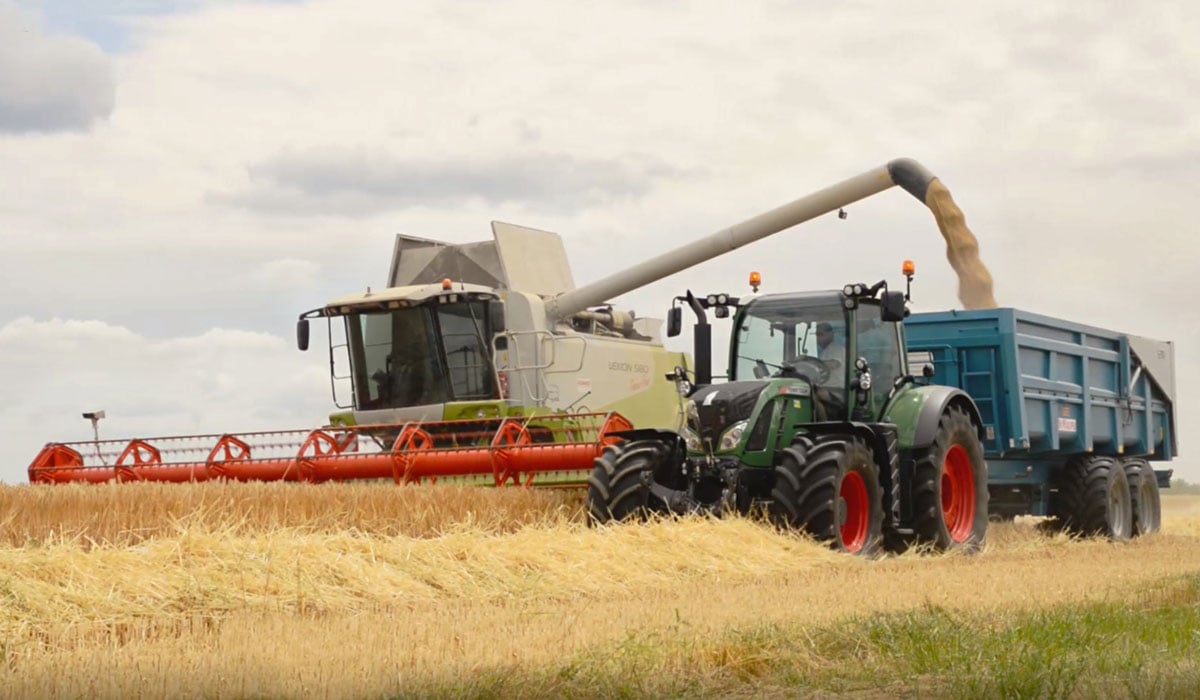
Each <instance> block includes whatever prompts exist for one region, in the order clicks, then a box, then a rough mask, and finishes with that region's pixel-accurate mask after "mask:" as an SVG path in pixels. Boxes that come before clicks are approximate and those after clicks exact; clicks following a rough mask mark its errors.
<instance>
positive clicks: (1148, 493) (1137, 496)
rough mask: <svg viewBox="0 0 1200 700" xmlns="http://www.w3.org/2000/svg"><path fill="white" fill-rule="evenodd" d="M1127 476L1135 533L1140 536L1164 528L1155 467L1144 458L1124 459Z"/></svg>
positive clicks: (1122, 463)
mask: <svg viewBox="0 0 1200 700" xmlns="http://www.w3.org/2000/svg"><path fill="white" fill-rule="evenodd" d="M1121 466H1123V467H1124V468H1125V478H1126V480H1128V481H1129V501H1130V504H1131V505H1132V506H1133V535H1134V536H1135V537H1140V536H1142V535H1149V534H1151V533H1154V532H1158V531H1159V529H1160V528H1162V497H1161V496H1160V495H1159V493H1158V479H1157V478H1156V477H1155V476H1154V469H1153V468H1152V467H1151V466H1150V463H1149V462H1147V461H1146V460H1144V459H1123V460H1121Z"/></svg>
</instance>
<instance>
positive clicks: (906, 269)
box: [900, 260, 917, 277]
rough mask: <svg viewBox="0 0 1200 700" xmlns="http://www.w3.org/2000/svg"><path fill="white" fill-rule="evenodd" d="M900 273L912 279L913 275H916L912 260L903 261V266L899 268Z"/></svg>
mask: <svg viewBox="0 0 1200 700" xmlns="http://www.w3.org/2000/svg"><path fill="white" fill-rule="evenodd" d="M900 272H901V273H903V274H904V276H905V277H912V276H913V275H915V274H917V265H916V263H914V262H913V261H912V260H905V261H904V264H903V265H901V266H900Z"/></svg>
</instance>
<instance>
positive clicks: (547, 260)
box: [492, 221, 575, 297]
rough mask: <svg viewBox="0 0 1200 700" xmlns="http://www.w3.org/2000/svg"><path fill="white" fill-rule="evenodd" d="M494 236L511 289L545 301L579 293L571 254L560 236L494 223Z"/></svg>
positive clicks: (523, 227)
mask: <svg viewBox="0 0 1200 700" xmlns="http://www.w3.org/2000/svg"><path fill="white" fill-rule="evenodd" d="M492 235H493V236H495V238H496V252H497V253H498V255H499V258H500V267H501V269H503V271H504V272H503V274H504V279H505V280H506V281H507V287H508V288H509V289H512V290H515V291H518V292H525V293H527V294H538V295H541V296H543V297H552V296H556V295H558V294H562V293H564V292H569V291H571V290H573V289H575V280H574V278H573V277H572V276H571V265H570V263H568V262H567V251H566V249H565V248H563V244H562V238H560V237H559V236H558V234H557V233H551V232H549V231H539V230H537V229H535V228H527V227H525V226H517V225H516V224H506V223H504V222H502V221H493V222H492Z"/></svg>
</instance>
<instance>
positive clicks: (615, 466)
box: [587, 440, 671, 524]
mask: <svg viewBox="0 0 1200 700" xmlns="http://www.w3.org/2000/svg"><path fill="white" fill-rule="evenodd" d="M670 454H671V450H670V447H669V446H667V445H665V444H663V443H662V442H659V441H657V440H636V441H634V442H626V443H622V444H619V445H614V446H612V447H609V448H607V449H606V450H605V451H604V454H602V455H601V456H599V457H597V458H596V466H595V468H594V469H593V470H592V475H591V476H590V477H588V494H587V514H588V522H589V523H591V524H601V523H607V522H611V521H614V520H616V521H621V520H629V519H638V520H645V519H646V518H648V517H649V516H650V515H651V514H653V513H666V512H668V509H667V505H666V504H665V503H663V502H662V500H661V499H659V498H658V497H657V496H655V495H653V494H652V493H651V491H650V486H651V485H652V484H653V483H654V482H655V477H656V476H659V475H662V474H663V472H664V471H665V470H666V469H667V468H669V465H667V464H666V460H667V459H668V458H669V456H670Z"/></svg>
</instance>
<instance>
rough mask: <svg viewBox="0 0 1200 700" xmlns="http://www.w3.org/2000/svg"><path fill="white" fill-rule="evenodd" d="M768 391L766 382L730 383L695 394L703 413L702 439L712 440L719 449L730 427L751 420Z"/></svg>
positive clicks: (699, 408)
mask: <svg viewBox="0 0 1200 700" xmlns="http://www.w3.org/2000/svg"><path fill="white" fill-rule="evenodd" d="M765 388H767V383H766V382H729V383H727V384H714V385H712V386H706V387H704V388H703V389H700V390H699V391H697V392H696V393H695V394H693V395H692V400H693V401H695V402H696V408H697V410H698V411H699V413H700V439H701V440H703V441H705V442H708V441H711V442H712V444H713V446H714V447H715V446H716V444H717V441H718V440H720V439H721V433H722V432H723V431H724V430H725V429H726V428H728V427H729V426H731V425H733V424H734V423H736V422H738V421H740V420H746V419H747V418H749V417H750V413H751V412H752V411H754V404H756V403H757V402H758V396H759V394H761V393H762V392H763V389H765Z"/></svg>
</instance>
